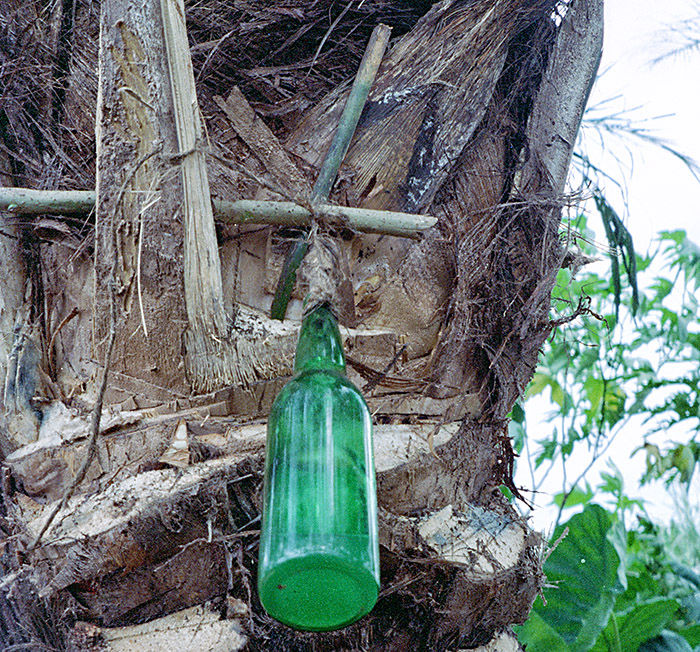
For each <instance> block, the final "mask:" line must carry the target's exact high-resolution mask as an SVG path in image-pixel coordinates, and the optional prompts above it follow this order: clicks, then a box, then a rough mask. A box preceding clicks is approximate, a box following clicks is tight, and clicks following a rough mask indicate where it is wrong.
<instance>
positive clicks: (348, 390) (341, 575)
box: [258, 305, 379, 631]
mask: <svg viewBox="0 0 700 652" xmlns="http://www.w3.org/2000/svg"><path fill="white" fill-rule="evenodd" d="M294 372H295V375H294V377H293V378H292V380H290V381H289V382H288V383H287V384H286V385H285V386H284V387H283V389H282V391H281V392H280V393H279V395H278V396H277V398H276V399H275V402H274V404H273V405H272V409H271V410H270V417H269V420H268V424H267V457H266V461H265V489H264V503H263V519H262V531H261V535H260V557H259V564H258V592H259V594H260V601H261V602H262V605H263V607H265V610H266V611H267V612H268V613H269V614H270V615H271V616H272V617H273V618H276V619H277V620H279V621H281V622H283V623H285V624H286V625H290V626H291V627H294V628H296V629H303V630H310V631H327V630H331V629H338V628H340V627H344V626H345V625H349V624H350V623H352V622H354V621H356V620H357V619H358V618H361V617H362V616H364V615H365V614H367V613H369V611H370V610H371V609H372V607H373V606H374V604H375V602H376V601H377V595H378V591H379V546H378V539H377V490H376V481H375V475H374V460H373V455H372V420H371V418H370V414H369V410H368V408H367V404H366V403H365V400H364V398H362V394H360V392H359V390H358V389H357V388H356V387H355V386H354V385H353V384H352V383H351V382H350V381H349V380H348V379H347V378H346V376H345V357H344V355H343V347H342V343H341V340H340V333H339V331H338V324H337V322H336V320H335V317H334V316H333V313H332V312H331V311H330V309H329V308H328V307H327V306H325V305H321V306H319V307H317V308H315V309H314V310H313V311H312V312H311V313H309V314H308V315H307V316H306V317H305V318H304V321H303V322H302V325H301V331H300V333H299V342H298V344H297V353H296V359H295V362H294Z"/></svg>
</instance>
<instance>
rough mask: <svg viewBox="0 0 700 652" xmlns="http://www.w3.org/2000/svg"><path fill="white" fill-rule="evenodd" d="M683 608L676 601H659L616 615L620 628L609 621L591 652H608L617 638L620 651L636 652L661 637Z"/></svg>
mask: <svg viewBox="0 0 700 652" xmlns="http://www.w3.org/2000/svg"><path fill="white" fill-rule="evenodd" d="M679 609H680V605H679V604H678V601H677V600H672V599H663V598H659V599H657V600H651V601H649V602H646V603H644V604H640V605H639V606H637V607H635V608H634V609H632V610H631V611H629V612H628V613H627V614H625V615H620V616H617V623H616V624H617V627H615V626H614V625H615V623H613V622H612V619H611V620H610V623H608V626H607V627H606V628H605V630H604V631H603V633H602V634H601V635H600V638H599V639H598V640H597V641H596V644H595V645H594V646H593V648H592V650H591V652H608V651H609V650H613V649H615V648H613V647H611V646H610V642H611V641H613V640H615V638H614V637H617V640H619V648H618V649H619V650H620V652H637V650H638V649H639V646H640V645H641V644H642V643H644V642H646V641H649V640H651V639H653V638H655V637H657V636H659V634H661V631H662V630H663V628H664V627H665V626H666V625H667V624H668V622H669V621H670V620H671V618H672V617H673V615H674V614H675V613H676V612H677V611H678V610H679Z"/></svg>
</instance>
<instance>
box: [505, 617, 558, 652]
mask: <svg viewBox="0 0 700 652" xmlns="http://www.w3.org/2000/svg"><path fill="white" fill-rule="evenodd" d="M513 629H514V631H515V633H516V635H517V637H518V641H520V642H521V643H525V644H527V652H570V648H569V646H568V645H567V644H566V643H565V642H564V641H563V639H562V638H561V636H559V634H557V632H556V631H555V630H554V629H553V628H552V627H551V625H549V624H547V623H546V622H545V621H544V620H543V619H542V616H540V615H539V614H538V613H537V612H536V611H533V612H532V613H531V614H530V617H529V618H528V619H527V621H526V622H525V624H524V625H520V626H519V627H514V628H513Z"/></svg>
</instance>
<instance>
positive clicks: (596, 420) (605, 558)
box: [511, 218, 700, 652]
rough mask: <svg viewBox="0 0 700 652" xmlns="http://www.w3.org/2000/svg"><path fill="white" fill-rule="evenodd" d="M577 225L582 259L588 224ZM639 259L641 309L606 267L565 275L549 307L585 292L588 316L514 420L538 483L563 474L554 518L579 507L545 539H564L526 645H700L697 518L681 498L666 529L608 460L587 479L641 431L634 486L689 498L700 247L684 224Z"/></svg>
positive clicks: (572, 302) (610, 650)
mask: <svg viewBox="0 0 700 652" xmlns="http://www.w3.org/2000/svg"><path fill="white" fill-rule="evenodd" d="M575 231H576V233H577V234H578V236H577V239H576V244H578V246H579V247H580V248H581V251H582V252H583V253H584V254H589V253H590V252H591V250H590V246H589V245H588V244H587V243H588V242H589V241H591V240H592V238H591V237H590V233H589V232H588V230H587V227H586V222H585V219H584V218H580V219H579V220H578V221H577V223H576V224H575ZM635 262H636V266H637V269H638V271H639V272H640V279H643V278H645V277H648V276H651V278H650V280H648V281H647V282H646V283H640V289H639V302H638V309H637V315H636V317H634V316H633V303H632V302H633V301H634V300H633V298H632V294H631V293H630V292H628V291H624V290H625V286H624V285H623V286H622V288H621V289H622V290H623V293H622V297H623V299H622V301H621V304H620V308H619V311H618V310H617V309H616V307H615V298H616V296H620V294H618V292H619V290H620V288H616V287H615V281H614V279H613V278H612V276H611V275H605V274H596V273H594V272H587V273H584V274H582V273H579V274H576V273H575V272H572V271H569V270H562V271H561V272H560V274H559V278H558V282H557V287H556V289H555V292H554V300H555V305H556V306H558V307H559V308H560V310H564V311H566V310H569V311H571V310H573V306H576V305H580V298H581V297H585V298H586V300H587V301H588V304H587V305H588V306H589V310H588V311H587V314H585V315H584V317H583V319H580V320H574V321H571V322H567V323H566V324H565V325H562V326H561V327H560V328H559V330H558V332H557V333H556V334H555V336H554V338H553V340H552V342H551V346H550V347H549V349H548V350H547V352H546V354H545V356H544V358H543V360H542V363H541V365H540V366H539V367H538V369H537V372H536V373H535V376H534V378H533V380H532V382H531V384H530V386H529V388H528V391H527V393H526V396H525V402H524V403H523V404H522V405H518V406H516V408H515V409H514V410H513V413H512V415H511V416H512V423H511V434H512V435H513V436H514V442H515V445H516V450H526V451H527V452H529V455H527V456H524V457H526V459H531V460H532V462H531V473H532V477H533V478H536V477H537V478H538V481H539V482H540V483H541V482H542V480H543V478H544V477H546V475H547V474H548V473H550V472H551V470H552V468H553V467H554V465H555V464H561V466H562V468H563V472H562V476H563V486H562V490H561V492H560V493H559V494H557V495H556V496H554V502H555V504H556V505H557V507H558V508H559V517H558V519H557V521H559V520H561V518H562V516H563V514H565V513H567V511H571V510H574V509H579V510H580V509H581V508H583V511H581V512H580V513H578V514H575V515H573V516H571V517H570V518H569V519H568V521H567V522H566V523H563V524H561V525H557V527H556V529H555V532H554V535H553V537H552V541H556V540H557V538H558V537H559V536H561V535H562V534H563V533H564V532H566V531H567V530H568V533H567V535H566V536H565V537H564V538H563V539H562V540H561V542H560V543H559V544H558V546H557V547H556V548H555V549H554V551H553V552H552V553H551V555H550V556H549V558H548V559H547V560H546V563H545V565H544V569H545V573H546V575H547V577H548V580H549V582H550V583H551V585H550V586H548V587H547V588H546V589H545V590H544V595H543V601H541V602H540V601H539V600H538V601H537V602H536V605H535V606H534V608H533V612H532V615H531V617H530V619H529V620H528V621H527V623H525V625H523V626H522V627H521V628H519V632H518V636H519V639H520V641H521V642H523V643H526V644H527V650H528V652H539V651H542V652H545V651H547V652H558V651H562V652H564V651H584V650H593V651H594V652H628V651H629V652H636V651H637V650H640V651H641V652H661V651H664V652H672V651H674V650H684V651H686V652H687V651H688V650H690V651H691V652H700V624H698V623H700V575H699V574H698V571H697V569H698V567H700V534H698V530H697V527H696V523H697V520H698V514H697V513H694V512H693V508H692V506H691V505H689V504H687V505H685V507H684V509H680V507H679V516H678V518H676V520H675V521H674V522H673V523H672V524H671V525H669V526H664V527H662V526H659V525H657V524H655V523H654V522H653V521H652V520H651V519H650V518H649V517H648V515H647V514H646V511H645V505H644V503H643V502H641V501H640V500H635V499H632V498H630V497H629V496H628V495H627V492H626V489H625V485H624V480H623V475H622V473H621V472H620V470H619V469H618V468H617V467H616V466H615V465H613V464H612V463H609V465H608V469H607V470H606V471H604V472H602V473H599V474H598V475H599V478H600V480H599V483H598V485H597V486H596V487H595V488H594V487H592V486H591V484H590V483H589V481H588V479H587V476H588V473H589V471H590V470H591V469H592V467H593V465H594V464H595V462H597V461H598V460H600V459H601V457H602V456H603V455H604V453H605V451H606V450H607V448H608V446H609V445H610V443H611V442H612V441H613V440H614V439H615V437H616V436H617V435H618V434H619V433H620V432H621V431H622V430H623V429H629V428H636V429H637V430H638V431H639V432H640V435H641V436H640V439H641V445H640V446H639V447H638V448H637V449H636V451H635V453H636V454H643V455H645V456H646V471H645V473H644V476H643V477H642V478H641V480H642V482H649V481H651V480H662V481H663V482H665V483H666V485H667V486H669V487H676V488H680V489H683V488H685V494H684V492H683V491H680V495H681V496H683V495H685V496H687V489H688V487H689V485H690V482H691V480H692V478H693V476H694V474H695V473H696V471H697V467H698V463H699V462H700V442H699V441H698V439H699V438H698V433H700V397H699V393H700V364H698V363H699V362H700V348H699V344H700V342H699V340H700V320H699V319H698V317H699V312H700V311H699V309H698V299H697V296H698V294H699V293H698V289H699V288H700V249H699V248H698V247H697V246H696V245H695V244H693V243H692V242H690V241H689V240H688V239H687V237H686V234H685V233H684V232H683V231H670V232H662V233H661V234H660V235H659V238H658V243H657V248H656V250H655V251H653V252H651V253H650V254H648V255H646V256H640V255H638V254H637V255H636V259H635ZM655 269H661V270H662V271H660V272H656V273H653V270H655ZM628 283H629V281H627V284H628ZM560 321H563V320H560ZM545 399H546V400H548V402H549V403H550V405H551V407H552V408H553V410H552V412H551V422H552V430H551V433H550V434H547V433H545V434H544V436H541V437H540V438H539V439H538V440H536V441H535V442H533V441H531V440H530V439H529V438H528V427H527V416H528V413H529V410H530V405H531V404H532V402H534V401H535V400H537V401H539V402H540V404H541V402H542V401H543V400H545ZM658 434H663V435H664V438H663V440H655V439H654V437H655V435H658ZM669 435H670V436H671V437H672V438H671V439H669V437H668V436H669ZM530 448H534V450H530ZM571 468H576V470H577V474H576V475H575V477H573V478H571V477H567V474H566V471H567V470H570V469H571ZM534 484H537V482H535V483H534ZM679 500H680V499H679ZM602 505H605V506H606V507H603V506H602ZM683 512H684V513H685V520H683V518H681V517H682V516H683Z"/></svg>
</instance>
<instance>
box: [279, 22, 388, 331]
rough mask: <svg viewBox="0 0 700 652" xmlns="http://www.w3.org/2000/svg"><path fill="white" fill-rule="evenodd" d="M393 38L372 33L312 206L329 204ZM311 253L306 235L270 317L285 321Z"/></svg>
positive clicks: (383, 31)
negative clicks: (299, 274) (299, 272)
mask: <svg viewBox="0 0 700 652" xmlns="http://www.w3.org/2000/svg"><path fill="white" fill-rule="evenodd" d="M390 35H391V27H387V26H386V25H381V24H380V25H377V26H376V27H375V28H374V30H373V31H372V35H371V36H370V39H369V42H368V43H367V47H366V48H365V53H364V55H363V57H362V61H360V67H359V68H358V70H357V75H356V76H355V81H354V82H353V84H352V88H351V89H350V94H349V95H348V99H347V102H346V103H345V107H344V108H343V113H342V114H341V116H340V120H339V121H338V127H337V129H336V130H335V134H334V135H333V140H332V141H331V145H330V147H329V148H328V151H327V152H326V156H325V157H324V159H323V162H322V163H321V169H320V170H319V172H318V177H317V178H316V183H315V184H314V187H313V189H312V190H311V205H312V206H314V207H315V206H316V205H318V204H321V203H323V202H326V201H327V200H328V196H329V195H330V192H331V188H332V187H333V182H334V181H335V178H336V176H337V175H338V168H340V164H341V163H342V162H343V159H344V158H345V154H347V151H348V147H350V141H351V140H352V137H353V134H354V133H355V129H356V127H357V123H358V122H359V121H360V115H361V114H362V109H363V108H364V106H365V102H366V101H367V96H368V95H369V89H370V88H371V86H372V83H373V82H374V78H375V77H376V75H377V70H379V65H380V64H381V62H382V58H383V57H384V52H385V51H386V47H387V45H388V44H389V36H390ZM308 249H309V241H308V236H306V235H304V236H303V237H302V238H300V239H299V240H297V241H296V242H295V243H294V245H293V246H292V249H291V251H290V252H289V254H287V258H286V260H285V261H284V267H283V268H282V273H281V274H280V278H279V280H278V281H277V287H276V288H275V296H274V299H273V300H272V307H271V308H270V317H272V318H273V319H280V320H282V319H284V316H285V315H286V314H287V305H288V304H289V299H290V297H291V296H292V291H293V289H294V283H295V281H296V274H297V270H298V269H299V265H301V261H302V260H303V259H304V256H305V255H306V252H307V251H308Z"/></svg>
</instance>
